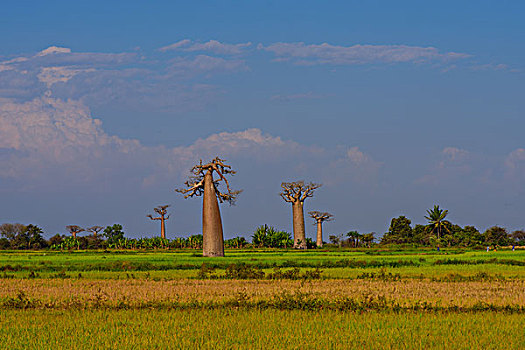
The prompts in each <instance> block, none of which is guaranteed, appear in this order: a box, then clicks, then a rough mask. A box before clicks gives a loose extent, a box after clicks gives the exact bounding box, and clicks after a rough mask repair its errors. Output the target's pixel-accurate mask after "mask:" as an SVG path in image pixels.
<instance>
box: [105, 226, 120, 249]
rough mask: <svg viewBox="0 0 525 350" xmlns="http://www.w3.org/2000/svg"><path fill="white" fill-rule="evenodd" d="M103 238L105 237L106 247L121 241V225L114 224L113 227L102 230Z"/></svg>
mask: <svg viewBox="0 0 525 350" xmlns="http://www.w3.org/2000/svg"><path fill="white" fill-rule="evenodd" d="M104 237H106V239H107V242H108V245H112V244H113V245H114V244H116V243H118V242H119V241H120V240H123V239H124V232H123V231H122V225H119V224H114V225H113V226H107V227H106V228H105V229H104Z"/></svg>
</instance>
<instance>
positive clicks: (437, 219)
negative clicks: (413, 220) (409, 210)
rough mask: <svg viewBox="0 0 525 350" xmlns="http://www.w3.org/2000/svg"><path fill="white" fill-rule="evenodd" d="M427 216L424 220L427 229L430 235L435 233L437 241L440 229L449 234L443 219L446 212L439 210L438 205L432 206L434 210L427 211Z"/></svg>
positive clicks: (445, 221) (446, 223) (446, 222)
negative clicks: (426, 223) (426, 222)
mask: <svg viewBox="0 0 525 350" xmlns="http://www.w3.org/2000/svg"><path fill="white" fill-rule="evenodd" d="M427 214H428V216H425V219H427V220H428V225H427V227H428V228H429V230H430V232H431V233H436V235H437V238H438V239H439V238H440V236H441V231H442V229H445V230H446V231H447V232H450V230H449V229H448V227H447V226H448V224H449V222H448V221H447V220H445V217H446V216H447V215H448V210H445V209H439V205H434V209H432V210H431V209H428V210H427Z"/></svg>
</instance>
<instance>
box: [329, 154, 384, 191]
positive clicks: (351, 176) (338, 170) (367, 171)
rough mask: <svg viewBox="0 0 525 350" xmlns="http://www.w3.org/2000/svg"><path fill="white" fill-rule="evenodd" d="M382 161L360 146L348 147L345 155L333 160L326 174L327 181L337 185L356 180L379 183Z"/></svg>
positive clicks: (368, 183) (371, 184)
mask: <svg viewBox="0 0 525 350" xmlns="http://www.w3.org/2000/svg"><path fill="white" fill-rule="evenodd" d="M381 167H382V163H380V162H378V161H376V160H374V159H373V158H372V157H371V156H370V155H369V154H367V153H365V152H363V151H361V150H360V149H359V147H357V146H354V147H350V148H348V149H347V150H346V151H345V153H344V155H343V156H341V157H339V158H338V159H336V160H334V161H331V162H330V165H329V166H328V168H327V170H328V171H329V173H326V174H325V181H326V182H327V183H328V184H329V185H335V184H338V183H341V182H345V181H348V180H350V181H354V182H357V183H360V184H362V185H364V184H367V185H370V186H375V185H377V182H378V175H379V170H380V169H381Z"/></svg>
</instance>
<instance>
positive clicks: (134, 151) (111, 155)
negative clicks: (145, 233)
mask: <svg viewBox="0 0 525 350" xmlns="http://www.w3.org/2000/svg"><path fill="white" fill-rule="evenodd" d="M2 102H3V103H1V104H0V177H2V178H11V179H13V180H16V181H21V182H24V183H26V184H34V186H37V187H38V186H49V185H50V183H52V184H53V185H54V186H58V187H60V186H64V185H67V184H72V185H79V184H98V183H100V182H102V183H104V182H107V183H114V181H116V180H117V179H125V180H126V181H128V182H130V183H135V185H152V184H155V183H158V182H159V181H166V180H167V179H168V178H171V179H173V178H181V177H183V176H184V175H186V174H187V171H188V169H189V168H190V167H191V166H192V165H193V164H194V162H195V161H196V160H197V159H204V160H206V159H211V158H213V157H215V156H217V155H221V156H223V157H228V158H229V157H234V158H237V159H238V158H246V157H248V158H250V159H251V160H252V161H253V160H255V159H258V160H259V161H263V162H266V161H269V162H274V161H277V160H278V159H280V158H281V159H282V157H292V156H295V155H298V154H301V153H303V154H305V155H308V153H309V152H310V151H311V150H312V149H310V148H309V147H306V146H303V145H300V144H298V143H296V142H294V141H286V140H282V139H281V138H280V137H275V136H272V135H268V134H264V133H263V132H262V131H261V130H259V129H247V130H244V131H238V132H221V133H217V134H213V135H210V136H208V137H206V138H201V139H197V140H196V141H195V142H194V143H193V144H191V145H189V146H180V147H174V148H166V147H162V146H158V147H148V146H144V145H142V144H141V143H140V142H139V141H137V140H133V139H123V138H120V137H118V136H111V135H108V134H107V133H106V132H105V131H104V130H103V128H102V122H101V121H100V120H98V119H96V118H94V117H93V116H92V115H91V111H90V109H89V108H88V107H86V106H85V105H84V104H83V103H82V102H80V101H75V100H68V101H64V100H60V99H56V98H51V97H41V98H38V99H34V100H31V101H27V102H23V103H20V102H16V101H2ZM118 181H119V182H120V181H121V180H118Z"/></svg>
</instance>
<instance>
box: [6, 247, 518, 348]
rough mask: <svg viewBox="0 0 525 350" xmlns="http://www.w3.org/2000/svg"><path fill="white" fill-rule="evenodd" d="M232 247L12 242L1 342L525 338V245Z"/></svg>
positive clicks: (447, 344)
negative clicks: (110, 247)
mask: <svg viewBox="0 0 525 350" xmlns="http://www.w3.org/2000/svg"><path fill="white" fill-rule="evenodd" d="M226 253H227V257H226V258H223V259H221V258H213V259H210V258H202V257H200V256H198V254H196V251H154V252H145V251H131V252H129V251H126V252H124V251H100V252H86V251H72V252H49V251H35V252H20V251H17V252H2V253H0V309H1V311H2V312H1V313H0V331H1V332H2V335H3V336H2V337H0V348H12V349H18V348H20V349H22V348H24V349H25V348H29V349H41V348H50V347H53V348H64V349H65V348H68V349H74V348H100V349H102V348H129V349H144V348H159V349H161V348H196V347H199V348H225V349H237V348H319V349H320V348H323V349H324V348H334V349H346V348H363V347H365V348H373V349H374V348H377V349H379V348H381V349H383V348H425V349H426V348H459V349H467V348H469V349H470V348H493V349H522V348H524V347H525V340H524V338H523V329H524V326H525V317H524V314H525V251H518V250H516V251H515V252H512V251H507V250H500V251H497V252H489V253H487V252H485V251H461V250H444V251H443V250H442V251H441V252H439V253H438V252H436V251H431V250H405V251H381V250H364V251H351V250H349V251H317V250H316V251H306V252H298V251H291V250H290V251H276V250H263V251H237V250H232V251H227V252H226ZM203 263H204V264H205V265H204V267H203ZM232 265H233V266H234V267H235V268H234V269H233V272H235V273H236V274H232ZM246 271H247V272H249V273H248V274H246V275H243V273H244V272H246ZM254 271H255V272H254ZM316 271H317V272H316ZM232 276H233V277H232Z"/></svg>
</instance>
